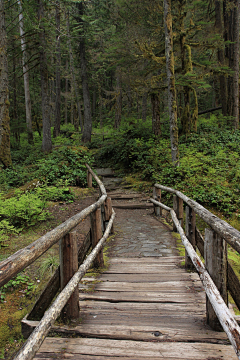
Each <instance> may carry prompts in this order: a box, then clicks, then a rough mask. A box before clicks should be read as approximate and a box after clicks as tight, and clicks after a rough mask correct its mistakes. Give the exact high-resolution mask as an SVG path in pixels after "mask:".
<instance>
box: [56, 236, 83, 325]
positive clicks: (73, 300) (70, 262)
mask: <svg viewBox="0 0 240 360" xmlns="http://www.w3.org/2000/svg"><path fill="white" fill-rule="evenodd" d="M59 250H60V287H61V291H62V290H63V288H64V287H65V286H66V285H67V283H68V282H69V280H71V278H72V277H73V275H74V274H75V272H76V271H77V270H78V251H77V234H76V232H71V233H68V234H67V235H65V236H64V237H63V238H62V239H61V240H60V246H59ZM62 319H63V320H64V322H68V321H69V320H70V321H72V320H75V321H76V320H78V319H79V290H78V288H76V289H75V290H74V292H73V294H72V296H71V297H70V299H69V300H68V302H67V304H66V305H65V307H64V308H63V311H62Z"/></svg>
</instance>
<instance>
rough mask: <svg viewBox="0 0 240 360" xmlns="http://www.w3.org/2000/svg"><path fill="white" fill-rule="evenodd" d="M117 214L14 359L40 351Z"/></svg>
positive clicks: (107, 234)
mask: <svg viewBox="0 0 240 360" xmlns="http://www.w3.org/2000/svg"><path fill="white" fill-rule="evenodd" d="M115 215H116V214H115V212H114V210H113V213H112V216H111V219H110V221H109V223H108V226H107V228H106V231H105V233H104V235H103V237H102V238H101V240H100V241H99V243H98V244H97V245H96V246H95V248H94V249H93V250H92V252H91V253H90V255H88V257H87V258H86V260H85V261H84V262H83V264H82V265H81V266H80V267H79V269H78V271H77V272H76V273H75V274H74V276H73V277H72V279H71V280H70V281H69V282H68V284H67V285H66V286H65V288H64V289H63V291H62V292H61V293H60V294H59V295H58V297H57V299H56V300H55V301H54V303H53V304H52V306H51V307H50V308H49V309H48V310H47V311H46V313H45V315H44V317H43V318H42V320H41V321H40V322H39V324H38V326H37V327H36V328H35V330H34V331H33V332H32V334H31V335H30V336H29V338H28V340H27V341H26V343H25V344H24V346H23V347H22V348H21V350H20V351H19V353H18V354H17V355H16V357H15V358H14V360H31V359H32V358H33V357H34V356H35V354H36V352H37V351H38V349H39V348H40V346H41V344H42V343H43V341H44V339H45V337H46V335H47V334H48V332H49V331H50V329H51V327H52V325H53V323H54V321H55V320H56V319H57V318H58V316H59V315H60V313H61V311H62V309H63V307H64V306H65V305H66V303H67V301H68V299H69V298H70V297H71V295H72V293H73V291H74V290H75V289H76V287H77V286H78V283H79V281H80V280H81V279H82V278H83V276H84V275H85V274H86V272H87V270H88V269H89V268H90V266H91V265H92V263H93V261H94V259H95V258H96V256H97V254H98V253H99V251H100V250H101V249H102V247H103V245H104V243H105V241H106V239H107V238H108V236H109V233H110V231H111V228H112V224H113V220H114V218H115Z"/></svg>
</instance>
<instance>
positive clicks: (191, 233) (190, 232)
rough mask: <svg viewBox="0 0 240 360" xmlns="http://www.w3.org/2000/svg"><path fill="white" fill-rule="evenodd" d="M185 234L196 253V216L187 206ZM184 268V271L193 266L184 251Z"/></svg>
mask: <svg viewBox="0 0 240 360" xmlns="http://www.w3.org/2000/svg"><path fill="white" fill-rule="evenodd" d="M185 233H186V236H187V238H188V240H189V242H190V243H191V245H192V246H193V248H194V250H195V251H196V239H195V233H196V214H195V212H194V211H193V210H192V208H190V207H189V206H186V224H185ZM185 268H186V269H193V268H194V265H193V263H192V261H191V259H190V257H189V256H188V253H187V252H186V251H185Z"/></svg>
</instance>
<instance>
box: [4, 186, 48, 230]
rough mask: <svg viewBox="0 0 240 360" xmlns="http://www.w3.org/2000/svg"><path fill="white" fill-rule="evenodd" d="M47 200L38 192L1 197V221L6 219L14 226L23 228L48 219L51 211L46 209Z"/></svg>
mask: <svg viewBox="0 0 240 360" xmlns="http://www.w3.org/2000/svg"><path fill="white" fill-rule="evenodd" d="M45 206H46V202H45V201H43V200H41V199H40V198H39V197H38V196H37V195H36V194H29V193H27V194H17V196H16V197H12V198H10V199H3V197H1V198H0V221H3V220H6V221H7V222H8V224H9V225H11V226H14V228H18V229H22V228H23V227H25V226H33V225H35V224H36V223H37V222H39V221H43V220H46V219H47V218H48V216H49V212H48V211H46V210H44V208H45Z"/></svg>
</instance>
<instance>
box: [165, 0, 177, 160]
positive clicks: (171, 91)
mask: <svg viewBox="0 0 240 360" xmlns="http://www.w3.org/2000/svg"><path fill="white" fill-rule="evenodd" d="M164 28H165V54H166V71H167V82H168V109H169V122H170V140H171V153H172V162H173V165H174V166H179V151H178V125H177V101H176V89H175V76H174V55H173V38H172V15H171V0H164Z"/></svg>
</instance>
